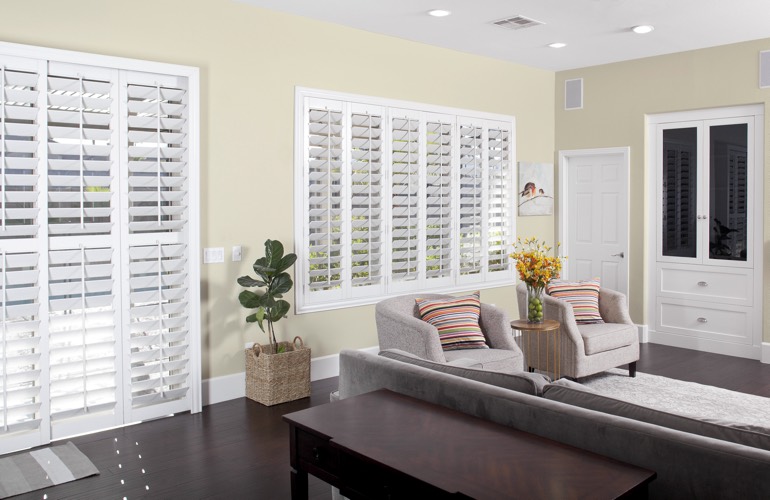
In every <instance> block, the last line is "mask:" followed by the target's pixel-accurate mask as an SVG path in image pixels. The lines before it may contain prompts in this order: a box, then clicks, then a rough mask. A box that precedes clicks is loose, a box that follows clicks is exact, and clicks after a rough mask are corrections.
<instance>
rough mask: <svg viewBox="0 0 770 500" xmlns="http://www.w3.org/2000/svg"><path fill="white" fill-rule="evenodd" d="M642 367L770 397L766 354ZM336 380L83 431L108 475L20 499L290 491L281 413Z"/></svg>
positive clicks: (649, 358)
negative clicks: (297, 395)
mask: <svg viewBox="0 0 770 500" xmlns="http://www.w3.org/2000/svg"><path fill="white" fill-rule="evenodd" d="M638 370H639V371H640V372H644V373H651V374H655V375H661V376H665V377H671V378H676V379H680V380H689V381H692V382H697V383H701V384H708V385H714V386H717V387H723V388H725V389H730V390H735V391H740V392H745V393H748V394H757V395H761V396H765V397H770V365H766V364H762V363H760V362H758V361H752V360H747V359H742V358H733V357H729V356H720V355H717V354H710V353H702V352H697V351H690V350H687V349H678V348H675V347H666V346H662V345H656V344H644V345H642V346H641V359H640V360H639V363H638ZM336 387H337V378H330V379H325V380H319V381H317V382H313V384H312V395H311V397H310V398H305V399H302V400H299V401H293V402H291V403H286V404H283V405H276V406H273V407H269V408H268V407H265V406H262V405H260V404H259V403H255V402H253V401H250V400H248V399H245V398H241V399H236V400H232V401H226V402H224V403H219V404H216V405H210V406H207V407H205V408H204V410H203V412H201V413H198V414H195V415H191V414H189V413H188V414H181V415H177V416H174V417H171V418H165V419H159V420H154V421H152V422H146V423H143V424H140V425H133V426H128V427H123V428H120V429H113V430H110V431H105V432H100V433H96V434H90V435H87V436H79V437H76V438H73V439H71V441H72V442H74V443H75V444H76V445H77V446H78V447H79V448H80V450H81V451H83V453H85V454H86V456H88V457H89V458H90V459H91V460H92V461H93V462H94V464H95V465H96V467H97V468H98V469H99V470H100V475H98V476H94V477H90V478H86V479H81V480H79V481H74V482H71V483H66V484H62V485H59V486H54V487H51V488H47V489H45V490H39V491H36V492H31V493H28V494H25V495H20V496H18V497H14V498H15V499H24V500H26V499H36V500H39V499H41V498H43V495H46V496H47V498H48V499H64V498H66V499H77V500H91V499H93V500H102V499H122V498H124V497H125V498H128V499H132V500H133V499H136V498H163V499H165V498H170V499H175V498H184V499H197V498H215V499H219V498H221V499H226V500H230V499H234V498H239V499H240V498H255V499H260V500H261V499H267V500H270V499H284V498H289V492H290V485H289V471H290V468H289V437H288V425H287V424H286V423H285V422H283V421H282V420H281V417H282V416H283V415H284V414H286V413H290V412H293V411H297V410H301V409H304V408H308V407H310V406H315V405H319V404H324V403H327V402H328V401H329V393H330V392H332V391H334V390H336ZM136 443H139V444H138V445H137V444H136ZM117 450H120V454H118V453H116V451H117ZM139 455H141V458H139ZM143 470H144V472H142V471H143ZM121 480H123V483H122V484H121ZM146 487H149V489H146ZM308 489H309V496H310V498H312V499H315V500H328V499H330V498H331V490H330V488H329V486H328V485H327V484H325V483H323V482H322V481H320V480H318V479H316V478H314V477H312V476H311V477H310V479H309V487H308Z"/></svg>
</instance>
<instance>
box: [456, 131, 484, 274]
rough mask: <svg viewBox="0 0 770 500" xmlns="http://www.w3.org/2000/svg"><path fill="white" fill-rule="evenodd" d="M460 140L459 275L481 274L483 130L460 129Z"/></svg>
mask: <svg viewBox="0 0 770 500" xmlns="http://www.w3.org/2000/svg"><path fill="white" fill-rule="evenodd" d="M459 140H460V207H459V208H460V211H459V217H458V219H459V220H458V222H459V228H460V229H459V230H460V234H459V239H460V245H459V247H460V274H461V275H472V274H480V273H481V271H482V265H483V262H482V260H483V240H482V232H483V219H484V217H483V192H482V187H483V179H484V174H483V156H482V152H483V147H482V146H483V145H482V141H483V129H482V128H481V127H478V126H474V125H465V124H462V125H460V126H459Z"/></svg>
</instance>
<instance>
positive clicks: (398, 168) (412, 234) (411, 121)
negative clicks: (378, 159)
mask: <svg viewBox="0 0 770 500" xmlns="http://www.w3.org/2000/svg"><path fill="white" fill-rule="evenodd" d="M391 123H392V125H391V139H392V146H391V161H392V174H391V193H392V195H391V204H392V205H391V221H392V225H393V231H392V236H391V245H392V252H393V253H392V256H391V267H392V279H393V280H394V281H412V280H416V279H417V278H418V277H419V270H420V269H419V265H418V257H419V237H420V227H421V226H422V223H423V221H422V220H421V218H420V120H419V119H418V118H410V117H404V118H401V117H393V118H392V122H391Z"/></svg>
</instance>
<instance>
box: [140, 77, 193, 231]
mask: <svg viewBox="0 0 770 500" xmlns="http://www.w3.org/2000/svg"><path fill="white" fill-rule="evenodd" d="M127 95H128V102H127V105H128V215H129V232H130V233H131V234H134V233H144V232H166V231H167V232H178V231H181V230H183V228H184V226H185V223H186V221H187V214H186V211H187V199H188V197H187V176H188V168H187V112H188V110H187V92H186V90H185V89H181V88H173V87H170V86H161V85H153V86H148V85H139V84H129V85H128V86H127Z"/></svg>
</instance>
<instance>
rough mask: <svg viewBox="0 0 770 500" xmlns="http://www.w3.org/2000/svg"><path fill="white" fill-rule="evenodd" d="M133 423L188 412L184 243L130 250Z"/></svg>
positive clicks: (187, 338) (186, 301)
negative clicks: (178, 412) (177, 412)
mask: <svg viewBox="0 0 770 500" xmlns="http://www.w3.org/2000/svg"><path fill="white" fill-rule="evenodd" d="M129 257H130V262H129V265H128V267H129V269H130V275H129V276H128V283H129V301H130V313H129V318H128V321H129V326H128V328H129V331H130V339H129V345H130V358H129V360H128V362H129V363H130V368H129V370H130V378H131V380H130V390H131V396H130V397H131V409H130V410H131V419H130V420H131V421H134V420H142V419H146V418H150V417H153V416H159V415H164V414H168V413H173V412H176V411H184V410H186V409H189V407H190V403H189V400H188V399H187V396H188V391H189V389H190V380H189V378H190V345H189V344H190V338H189V319H190V318H189V312H188V308H189V304H188V301H189V293H188V288H189V281H188V275H187V266H189V263H188V256H187V249H186V246H185V245H183V244H161V243H158V244H155V245H137V246H132V247H131V248H130V249H129Z"/></svg>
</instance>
